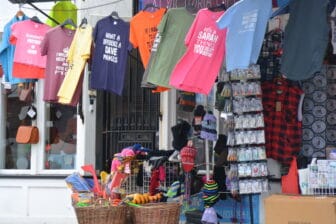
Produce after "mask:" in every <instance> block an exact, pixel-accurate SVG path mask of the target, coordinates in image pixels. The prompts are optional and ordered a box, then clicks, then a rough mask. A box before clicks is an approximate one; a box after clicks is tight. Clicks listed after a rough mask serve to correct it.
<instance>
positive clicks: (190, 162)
mask: <svg viewBox="0 0 336 224" xmlns="http://www.w3.org/2000/svg"><path fill="white" fill-rule="evenodd" d="M196 152H197V151H196V149H195V148H193V147H189V146H185V147H183V148H182V149H181V152H180V156H181V162H182V168H183V170H184V172H190V171H191V170H192V169H193V168H194V164H195V157H196Z"/></svg>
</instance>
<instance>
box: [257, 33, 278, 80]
mask: <svg viewBox="0 0 336 224" xmlns="http://www.w3.org/2000/svg"><path fill="white" fill-rule="evenodd" d="M283 38H284V32H283V30H281V29H275V30H271V31H270V32H268V33H266V35H265V38H264V41H263V45H262V48H261V52H260V55H259V58H258V62H257V63H258V64H259V65H260V74H261V80H272V79H273V78H275V77H277V76H279V75H280V66H281V63H280V62H281V61H280V60H281V55H282V44H283Z"/></svg>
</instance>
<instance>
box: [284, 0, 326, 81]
mask: <svg viewBox="0 0 336 224" xmlns="http://www.w3.org/2000/svg"><path fill="white" fill-rule="evenodd" d="M327 5H328V0H321V1H315V0H307V1H301V0H292V1H291V2H290V4H289V6H290V12H291V13H290V17H289V20H288V24H287V26H286V29H285V34H286V35H285V38H284V47H283V56H282V58H281V72H282V73H283V74H284V75H285V76H286V77H287V78H288V79H291V80H304V79H308V78H310V77H312V76H313V75H314V73H316V72H318V71H320V70H321V68H322V63H323V58H324V55H325V51H326V47H327V44H328V32H329V25H328V20H327Z"/></svg>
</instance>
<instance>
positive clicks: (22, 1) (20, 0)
mask: <svg viewBox="0 0 336 224" xmlns="http://www.w3.org/2000/svg"><path fill="white" fill-rule="evenodd" d="M8 1H10V2H11V3H13V4H28V5H30V6H31V7H33V8H34V9H36V10H37V11H38V12H40V13H42V14H43V15H44V16H46V17H47V18H49V19H50V20H52V21H53V22H54V23H56V24H58V25H59V24H60V23H59V22H58V21H57V20H55V19H54V18H52V17H51V16H49V15H48V14H47V13H45V12H44V11H43V10H41V9H40V8H39V7H37V6H36V5H34V4H33V3H34V2H54V0H8ZM61 1H69V0H61Z"/></svg>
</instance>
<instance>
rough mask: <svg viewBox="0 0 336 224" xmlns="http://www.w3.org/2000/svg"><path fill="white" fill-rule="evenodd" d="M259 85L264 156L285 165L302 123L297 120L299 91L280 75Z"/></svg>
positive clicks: (297, 142)
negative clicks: (264, 147) (263, 126)
mask: <svg viewBox="0 0 336 224" xmlns="http://www.w3.org/2000/svg"><path fill="white" fill-rule="evenodd" d="M261 87H262V92H263V95H262V103H263V108H264V121H265V139H266V155H267V157H268V158H273V159H275V160H277V161H279V162H280V163H282V164H285V165H288V164H289V163H290V162H291V160H292V156H295V155H297V154H298V153H299V152H300V150H301V144H302V122H301V121H300V120H299V119H298V111H301V109H299V105H300V100H301V95H302V94H303V91H302V90H301V89H300V88H299V87H298V86H296V85H294V84H293V83H291V82H290V80H286V79H284V78H277V79H274V80H272V81H265V82H263V83H262V85H261Z"/></svg>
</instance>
